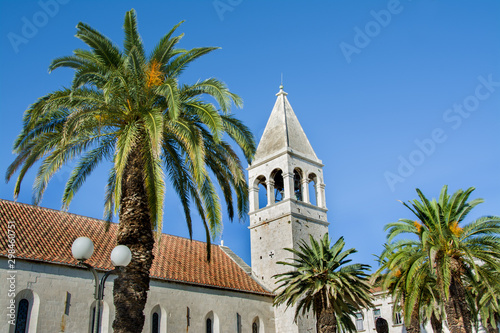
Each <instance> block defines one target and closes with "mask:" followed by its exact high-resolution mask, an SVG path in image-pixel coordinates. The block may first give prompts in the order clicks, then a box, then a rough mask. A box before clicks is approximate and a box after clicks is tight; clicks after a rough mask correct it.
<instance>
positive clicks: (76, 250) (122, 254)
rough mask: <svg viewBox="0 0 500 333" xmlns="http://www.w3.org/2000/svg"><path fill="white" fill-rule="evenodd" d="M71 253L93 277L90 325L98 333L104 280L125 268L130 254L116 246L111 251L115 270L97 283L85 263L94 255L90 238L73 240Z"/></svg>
mask: <svg viewBox="0 0 500 333" xmlns="http://www.w3.org/2000/svg"><path fill="white" fill-rule="evenodd" d="M71 253H72V254H73V257H74V258H75V259H76V260H78V263H79V264H80V265H83V266H85V267H87V268H88V269H89V270H90V271H91V272H92V274H93V275H94V280H95V291H94V298H95V300H96V306H95V312H94V318H93V319H92V325H93V326H94V332H95V333H99V331H100V326H101V325H100V323H101V302H102V299H103V298H104V286H105V284H106V279H107V278H108V276H109V275H110V274H111V273H115V272H116V271H117V270H118V267H125V266H127V265H128V264H129V263H130V260H131V259H132V253H131V252H130V249H129V248H128V247H127V246H125V245H118V246H116V247H115V248H114V249H113V251H111V263H112V264H113V266H115V267H117V268H115V269H113V270H111V271H108V272H106V273H105V274H104V275H103V277H102V278H101V282H99V276H98V275H97V271H96V270H95V268H94V267H92V265H90V264H88V263H86V262H85V260H87V259H89V258H90V257H91V256H92V253H94V243H92V240H91V239H90V238H88V237H79V238H77V239H75V241H74V242H73V245H72V246H71Z"/></svg>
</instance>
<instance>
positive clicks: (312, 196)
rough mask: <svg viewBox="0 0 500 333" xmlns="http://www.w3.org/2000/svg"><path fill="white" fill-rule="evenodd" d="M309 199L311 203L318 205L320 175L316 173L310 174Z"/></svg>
mask: <svg viewBox="0 0 500 333" xmlns="http://www.w3.org/2000/svg"><path fill="white" fill-rule="evenodd" d="M308 178H309V201H310V203H311V205H315V206H317V205H318V191H317V181H318V177H316V175H315V174H314V173H311V174H310V175H309V177H308Z"/></svg>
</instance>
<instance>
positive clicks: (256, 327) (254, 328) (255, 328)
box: [252, 321, 259, 333]
mask: <svg viewBox="0 0 500 333" xmlns="http://www.w3.org/2000/svg"><path fill="white" fill-rule="evenodd" d="M252 333H259V324H258V323H257V321H254V322H253V324H252Z"/></svg>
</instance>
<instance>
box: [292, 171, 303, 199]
mask: <svg viewBox="0 0 500 333" xmlns="http://www.w3.org/2000/svg"><path fill="white" fill-rule="evenodd" d="M302 178H303V177H302V170H300V169H299V168H295V170H293V193H294V194H295V199H296V200H298V201H304V195H303V189H302Z"/></svg>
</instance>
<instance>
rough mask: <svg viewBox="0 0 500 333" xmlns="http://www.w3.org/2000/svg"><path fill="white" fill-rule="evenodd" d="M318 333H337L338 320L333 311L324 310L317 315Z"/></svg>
mask: <svg viewBox="0 0 500 333" xmlns="http://www.w3.org/2000/svg"><path fill="white" fill-rule="evenodd" d="M316 332H317V333H337V320H336V318H335V314H334V313H333V311H332V310H330V309H323V310H322V311H320V312H319V313H316Z"/></svg>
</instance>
